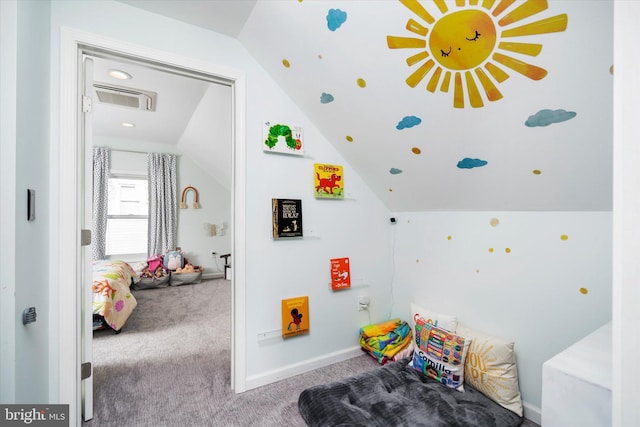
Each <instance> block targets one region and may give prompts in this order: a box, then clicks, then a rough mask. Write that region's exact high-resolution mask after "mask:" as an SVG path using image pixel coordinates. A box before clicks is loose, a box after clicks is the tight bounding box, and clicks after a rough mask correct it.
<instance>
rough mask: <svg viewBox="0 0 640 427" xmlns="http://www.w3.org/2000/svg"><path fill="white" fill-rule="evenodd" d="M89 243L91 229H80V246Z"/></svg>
mask: <svg viewBox="0 0 640 427" xmlns="http://www.w3.org/2000/svg"><path fill="white" fill-rule="evenodd" d="M90 244H91V230H84V229H83V230H80V246H88V245H90Z"/></svg>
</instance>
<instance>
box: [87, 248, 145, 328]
mask: <svg viewBox="0 0 640 427" xmlns="http://www.w3.org/2000/svg"><path fill="white" fill-rule="evenodd" d="M138 278H139V277H138V275H137V274H136V272H135V271H134V270H133V268H132V267H131V266H130V265H129V264H127V263H126V262H124V261H117V260H99V261H94V262H93V288H92V290H93V316H94V329H96V324H97V323H100V324H101V325H102V326H106V327H109V328H111V329H113V330H114V331H116V332H120V330H121V329H122V327H123V326H124V324H125V322H126V321H127V319H128V318H129V316H130V315H131V313H132V312H133V309H134V308H136V306H137V305H138V302H137V301H136V299H135V297H134V296H133V294H132V293H131V289H130V287H131V285H132V283H134V282H135V281H137V279H138Z"/></svg>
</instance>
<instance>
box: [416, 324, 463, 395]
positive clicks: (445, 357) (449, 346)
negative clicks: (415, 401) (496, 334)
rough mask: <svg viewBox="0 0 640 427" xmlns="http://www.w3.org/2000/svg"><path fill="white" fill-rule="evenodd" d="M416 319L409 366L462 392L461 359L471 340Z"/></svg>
mask: <svg viewBox="0 0 640 427" xmlns="http://www.w3.org/2000/svg"><path fill="white" fill-rule="evenodd" d="M421 320H422V319H419V320H418V321H417V322H416V323H415V326H414V337H415V340H414V344H415V349H414V352H413V360H412V361H411V366H412V367H413V368H414V369H416V370H418V371H420V372H422V373H423V374H425V375H427V376H429V377H431V378H433V379H435V380H437V381H439V382H441V383H442V384H444V385H446V386H447V387H451V388H453V389H456V390H458V391H464V362H465V357H466V355H467V349H468V348H469V345H470V344H471V340H470V339H468V338H465V337H463V336H461V335H457V334H455V333H453V332H450V331H448V330H446V329H443V328H439V327H437V326H434V325H433V324H431V323H425V322H423V321H421Z"/></svg>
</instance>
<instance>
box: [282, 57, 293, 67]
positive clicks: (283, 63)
mask: <svg viewBox="0 0 640 427" xmlns="http://www.w3.org/2000/svg"><path fill="white" fill-rule="evenodd" d="M282 65H284V66H285V68H289V67H291V64H289V61H288V60H286V59H283V60H282Z"/></svg>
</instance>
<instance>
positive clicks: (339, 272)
mask: <svg viewBox="0 0 640 427" xmlns="http://www.w3.org/2000/svg"><path fill="white" fill-rule="evenodd" d="M350 287H351V269H350V268H349V258H333V259H332V260H331V289H333V290H334V291H338V290H341V289H348V288H350Z"/></svg>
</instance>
